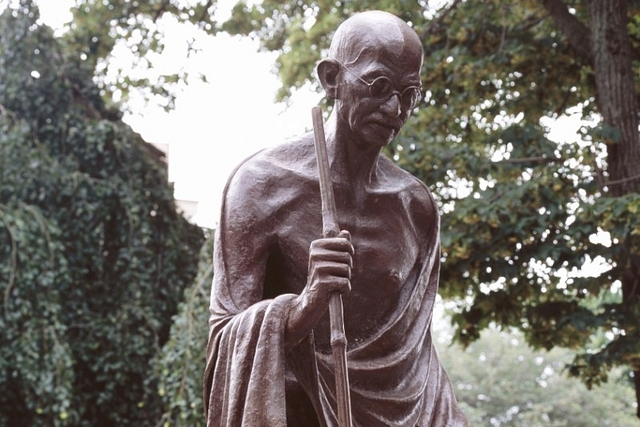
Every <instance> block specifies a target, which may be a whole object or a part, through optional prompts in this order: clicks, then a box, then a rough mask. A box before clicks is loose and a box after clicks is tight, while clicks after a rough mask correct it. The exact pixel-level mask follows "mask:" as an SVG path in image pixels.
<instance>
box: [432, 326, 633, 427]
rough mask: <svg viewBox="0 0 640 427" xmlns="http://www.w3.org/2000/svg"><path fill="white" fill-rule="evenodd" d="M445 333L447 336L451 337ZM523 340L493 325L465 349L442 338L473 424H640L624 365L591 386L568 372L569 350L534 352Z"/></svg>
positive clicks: (620, 426)
mask: <svg viewBox="0 0 640 427" xmlns="http://www.w3.org/2000/svg"><path fill="white" fill-rule="evenodd" d="M445 323H446V321H443V322H440V324H441V325H442V324H445ZM443 329H446V328H443ZM441 333H442V335H440V336H441V337H443V338H444V337H447V336H450V335H448V333H447V332H445V331H442V332H441ZM437 335H438V334H437ZM523 344H524V339H523V336H522V334H520V333H518V332H516V331H497V330H496V329H494V328H488V329H486V330H484V331H483V332H482V334H481V337H480V338H479V339H478V340H476V341H474V342H473V343H471V344H470V345H469V346H468V347H467V348H466V349H464V350H463V349H462V348H461V346H460V345H449V346H447V345H446V342H444V341H442V342H441V343H440V346H439V350H440V351H439V353H440V357H441V359H442V360H443V363H445V365H446V366H447V372H448V374H449V377H450V379H451V381H452V383H453V386H454V388H455V390H456V397H457V399H458V402H459V403H460V406H461V408H462V410H463V411H464V412H465V414H466V415H467V417H468V418H469V422H470V423H471V425H477V426H494V427H495V426H512V427H517V426H522V427H560V426H580V427H604V426H611V427H614V426H615V427H623V426H626V427H634V426H637V425H638V420H637V419H636V418H635V416H634V414H633V412H634V411H633V406H634V403H635V398H634V394H633V390H632V389H631V388H630V387H629V385H628V382H627V378H628V375H626V373H625V372H624V371H623V370H622V369H619V368H617V369H614V370H613V371H612V373H611V375H610V379H609V381H607V382H606V383H604V384H602V385H601V386H600V387H598V388H596V389H594V390H592V391H589V390H587V388H586V387H585V386H584V384H581V383H580V381H578V380H577V379H576V378H568V377H567V376H566V375H564V372H565V366H566V364H567V363H568V362H570V360H571V357H572V355H571V351H570V350H567V349H561V348H554V349H553V350H551V351H545V350H539V351H534V350H532V349H531V348H530V347H528V346H526V345H523Z"/></svg>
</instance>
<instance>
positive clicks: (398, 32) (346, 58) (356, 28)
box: [329, 11, 422, 64]
mask: <svg viewBox="0 0 640 427" xmlns="http://www.w3.org/2000/svg"><path fill="white" fill-rule="evenodd" d="M380 49H384V50H386V51H387V52H389V53H391V54H392V55H394V56H395V57H396V58H397V59H398V60H399V61H403V60H415V59H416V58H420V62H421V61H422V44H421V42H420V38H419V37H418V35H417V34H416V32H415V31H414V30H413V29H412V28H411V27H409V25H407V23H406V22H404V21H403V20H402V19H400V18H398V17H397V16H395V15H392V14H391V13H388V12H382V11H369V12H362V13H358V14H356V15H353V16H352V17H351V18H349V19H347V20H346V21H344V22H343V23H342V24H341V25H340V26H339V27H338V29H337V30H336V33H335V35H334V36H333V39H332V41H331V47H330V49H329V57H330V58H334V59H337V60H338V61H341V62H343V63H345V64H349V63H354V62H357V61H358V60H359V59H360V58H361V57H363V56H364V57H366V56H368V55H367V54H368V53H370V52H373V51H378V50H380Z"/></svg>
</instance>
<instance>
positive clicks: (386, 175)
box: [378, 155, 438, 216]
mask: <svg viewBox="0 0 640 427" xmlns="http://www.w3.org/2000/svg"><path fill="white" fill-rule="evenodd" d="M378 170H379V172H378V175H379V178H380V182H381V185H382V186H384V187H385V188H386V189H387V190H388V191H392V192H395V193H396V194H398V195H399V197H401V198H402V199H403V201H404V202H405V205H406V206H407V208H409V207H410V208H411V209H410V211H411V212H415V213H425V214H427V215H429V216H437V215H438V213H437V205H436V203H435V199H434V198H433V195H432V194H431V191H429V189H428V188H427V186H426V185H425V183H424V182H422V181H420V180H419V179H418V178H416V177H415V176H413V175H411V174H410V173H409V172H407V171H405V170H404V169H402V168H401V167H399V166H398V165H396V164H395V163H393V162H392V161H391V160H389V159H388V158H387V157H385V156H382V155H381V156H380V159H379V162H378Z"/></svg>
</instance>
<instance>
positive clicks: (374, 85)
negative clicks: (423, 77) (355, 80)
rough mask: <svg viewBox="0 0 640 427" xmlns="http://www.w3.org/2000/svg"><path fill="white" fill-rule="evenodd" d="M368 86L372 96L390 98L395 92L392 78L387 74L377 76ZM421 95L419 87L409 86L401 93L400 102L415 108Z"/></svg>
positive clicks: (380, 98) (407, 106) (381, 98)
mask: <svg viewBox="0 0 640 427" xmlns="http://www.w3.org/2000/svg"><path fill="white" fill-rule="evenodd" d="M368 86H369V94H370V95H371V97H372V98H375V99H379V100H383V99H388V98H389V97H390V96H391V95H392V94H393V92H394V88H393V85H392V84H391V80H389V79H388V78H387V77H385V76H380V77H378V78H376V79H375V80H374V81H372V82H371V83H368ZM421 95H422V94H421V93H420V89H418V88H417V87H408V88H406V89H405V90H403V91H402V93H401V94H400V102H401V103H402V105H403V106H404V107H406V108H415V107H416V106H417V105H418V103H419V102H420V98H421Z"/></svg>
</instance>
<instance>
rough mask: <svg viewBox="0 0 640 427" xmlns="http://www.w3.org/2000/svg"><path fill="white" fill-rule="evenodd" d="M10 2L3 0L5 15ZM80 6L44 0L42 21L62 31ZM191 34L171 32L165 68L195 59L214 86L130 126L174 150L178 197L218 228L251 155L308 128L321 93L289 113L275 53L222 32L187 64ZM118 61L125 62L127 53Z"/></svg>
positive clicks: (302, 94)
mask: <svg viewBox="0 0 640 427" xmlns="http://www.w3.org/2000/svg"><path fill="white" fill-rule="evenodd" d="M235 2H236V1H235V0H220V1H219V2H218V5H219V7H220V9H223V10H224V9H225V6H226V8H230V7H231V5H233V4H235ZM7 3H8V0H0V10H2V9H4V7H5V6H6V4H7ZM73 3H74V0H40V1H39V5H40V13H41V17H42V20H43V21H44V22H45V23H46V24H47V25H50V26H52V27H53V28H60V27H61V26H62V25H63V24H64V23H65V22H68V21H69V20H70V19H71V14H70V13H69V12H68V11H69V8H70V7H72V6H73ZM168 25H171V23H169V24H168ZM187 36H188V34H185V29H184V28H178V27H177V26H173V27H171V28H170V29H169V32H168V38H167V39H165V40H164V42H165V44H166V49H165V51H166V52H167V55H166V59H167V61H165V64H166V66H167V67H171V65H172V64H173V65H175V63H176V62H177V61H188V64H187V65H188V66H189V67H193V69H194V70H197V71H198V72H201V73H204V74H205V75H206V77H207V81H208V82H210V83H194V84H191V85H190V86H189V87H187V88H186V89H185V90H184V91H183V92H181V93H180V94H179V95H178V98H177V100H176V108H175V110H173V111H171V112H169V113H167V112H165V111H164V110H162V109H161V108H144V107H142V106H137V104H135V103H134V104H133V105H134V109H135V110H136V113H137V114H135V115H128V116H126V117H125V118H124V121H125V122H126V123H128V124H129V125H131V126H132V127H133V129H134V130H135V131H137V132H139V133H140V134H141V135H142V136H143V137H144V139H145V140H147V141H148V142H152V143H158V144H168V145H169V179H170V180H171V181H172V182H174V183H175V197H176V198H177V199H183V200H195V201H198V202H199V209H198V214H197V215H196V218H195V220H196V222H197V223H198V224H200V225H201V226H206V227H212V228H213V227H214V226H215V224H216V221H217V217H218V211H219V205H220V198H221V193H222V190H223V188H224V184H225V182H226V179H227V177H228V176H229V174H230V173H231V171H232V170H233V168H234V167H235V166H236V165H237V164H238V163H240V162H241V161H242V160H243V159H244V158H246V157H247V156H249V155H251V154H252V153H254V152H256V151H258V150H260V149H262V148H264V147H266V146H269V145H273V144H276V143H279V142H281V141H283V140H285V139H287V138H288V137H290V136H293V135H296V134H300V133H302V132H304V131H305V130H306V129H309V128H310V127H311V107H313V106H314V105H316V104H317V103H318V102H319V101H320V99H321V95H320V94H317V93H313V92H312V91H311V90H301V91H299V92H298V93H296V94H295V95H294V97H293V99H292V102H291V103H290V106H289V107H287V106H285V105H284V104H279V103H275V93H276V91H277V89H278V87H279V81H278V78H277V76H276V75H275V74H274V73H273V72H272V68H273V64H274V61H275V55H274V54H269V53H258V52H257V50H258V45H257V43H255V42H253V41H251V40H249V39H239V38H232V37H230V36H228V35H224V34H223V35H218V36H216V37H215V38H213V37H209V38H207V39H204V40H199V42H200V44H201V47H202V51H201V52H200V53H199V54H198V55H196V56H195V57H193V58H191V59H189V60H186V59H185V58H184V57H183V53H184V46H185V43H186V41H185V39H186V37H187ZM118 55H121V57H122V61H123V63H125V64H126V62H127V52H126V50H125V49H122V50H121V51H120V53H116V56H118ZM181 55H182V56H181ZM160 64H162V62H161V63H160ZM160 66H162V65H160Z"/></svg>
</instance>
